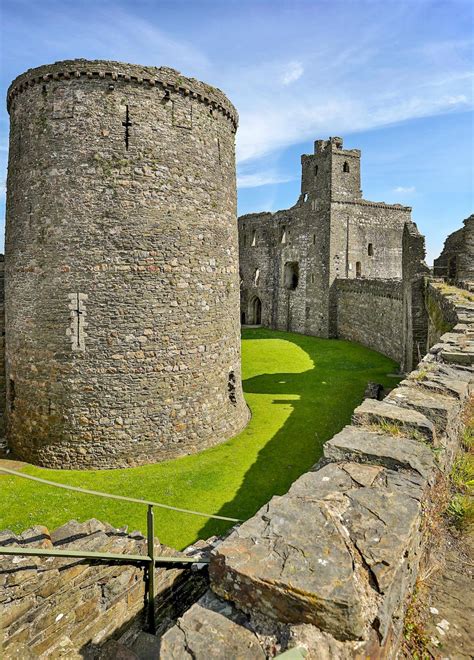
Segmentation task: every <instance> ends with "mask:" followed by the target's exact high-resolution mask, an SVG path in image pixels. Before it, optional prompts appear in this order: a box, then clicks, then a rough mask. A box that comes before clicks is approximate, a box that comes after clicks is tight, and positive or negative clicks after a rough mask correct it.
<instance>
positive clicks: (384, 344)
mask: <svg viewBox="0 0 474 660" xmlns="http://www.w3.org/2000/svg"><path fill="white" fill-rule="evenodd" d="M336 286H337V336H338V337H341V338H342V339H348V340H349V341H356V342H359V343H360V344H363V345H364V346H368V347H369V348H373V349H374V350H376V351H379V352H380V353H383V354H384V355H388V357H391V358H392V359H393V360H395V361H396V362H401V360H402V357H403V332H402V310H403V292H402V283H401V281H400V280H381V279H376V280H368V279H360V280H336Z"/></svg>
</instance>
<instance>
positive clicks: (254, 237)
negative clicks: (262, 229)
mask: <svg viewBox="0 0 474 660" xmlns="http://www.w3.org/2000/svg"><path fill="white" fill-rule="evenodd" d="M256 245H257V232H256V231H255V229H254V230H253V232H252V247H255V246H256Z"/></svg>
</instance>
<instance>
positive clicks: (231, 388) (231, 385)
mask: <svg viewBox="0 0 474 660" xmlns="http://www.w3.org/2000/svg"><path fill="white" fill-rule="evenodd" d="M227 392H228V395H229V401H230V402H231V404H232V405H233V406H235V405H237V395H236V391H235V371H234V370H233V369H232V370H231V371H229V378H228V380H227Z"/></svg>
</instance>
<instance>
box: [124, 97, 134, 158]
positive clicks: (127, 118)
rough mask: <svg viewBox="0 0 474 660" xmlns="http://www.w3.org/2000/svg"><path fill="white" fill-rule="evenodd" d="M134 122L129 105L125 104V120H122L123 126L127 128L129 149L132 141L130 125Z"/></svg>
mask: <svg viewBox="0 0 474 660" xmlns="http://www.w3.org/2000/svg"><path fill="white" fill-rule="evenodd" d="M131 125H132V122H131V121H130V114H129V110H128V105H126V106H125V121H123V122H122V126H123V127H124V128H125V149H126V150H127V151H128V146H129V142H130V126H131Z"/></svg>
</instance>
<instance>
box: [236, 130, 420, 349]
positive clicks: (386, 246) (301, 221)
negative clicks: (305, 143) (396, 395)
mask: <svg viewBox="0 0 474 660" xmlns="http://www.w3.org/2000/svg"><path fill="white" fill-rule="evenodd" d="M342 144H343V141H342V139H341V138H336V137H334V138H329V140H317V141H316V143H315V152H314V154H304V155H303V156H302V157H301V166H302V176H301V194H300V196H299V199H298V201H297V203H296V204H295V205H294V206H293V207H291V208H290V209H287V210H283V211H278V212H276V213H273V214H268V213H266V214H254V215H251V216H244V217H243V218H241V219H240V220H241V222H242V223H244V224H245V223H247V225H248V224H249V219H250V218H253V220H252V221H254V220H257V219H259V218H260V219H261V220H262V221H264V224H265V230H264V231H262V240H263V242H264V245H265V247H264V248H261V250H260V252H259V251H257V250H256V249H255V247H253V248H252V247H249V245H250V243H249V242H247V243H246V244H243V242H242V231H240V236H239V237H240V240H239V244H240V245H239V249H240V263H241V267H242V271H243V275H244V276H243V278H242V306H243V308H247V307H248V304H249V303H248V301H249V298H250V299H251V298H252V297H253V296H254V295H256V294H257V292H256V290H255V289H254V288H252V287H253V283H252V281H251V276H252V274H253V273H254V272H255V269H256V268H257V267H258V268H260V269H261V270H262V269H265V272H266V278H265V282H266V283H265V285H262V288H261V290H260V292H259V295H262V296H263V298H264V299H265V303H264V307H265V309H266V310H267V312H268V310H270V309H271V310H272V312H271V316H269V315H268V313H266V314H264V315H263V318H262V322H263V324H264V325H268V327H271V328H276V329H279V330H293V331H295V332H301V333H304V334H308V335H316V336H319V337H336V336H337V315H338V310H337V304H338V292H337V285H336V284H335V282H336V280H338V279H341V278H346V279H355V278H368V279H376V278H377V279H394V278H401V277H402V234H403V226H404V223H405V222H406V221H408V220H409V219H410V212H411V209H410V208H409V207H405V206H401V205H399V204H384V203H383V202H369V201H366V200H364V199H362V198H361V195H362V191H361V188H360V156H361V153H360V151H359V150H358V149H343V148H342ZM239 224H240V223H239ZM284 226H285V227H286V229H287V231H286V234H287V236H286V241H285V243H284V244H283V243H282V240H281V236H282V227H284ZM290 234H291V235H290ZM257 264H260V265H257ZM286 264H297V266H298V271H299V276H300V277H299V283H298V286H297V287H296V288H295V289H294V290H289V289H288V288H287V286H286V279H285V266H286ZM379 343H380V342H379ZM395 350H397V349H395Z"/></svg>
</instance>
